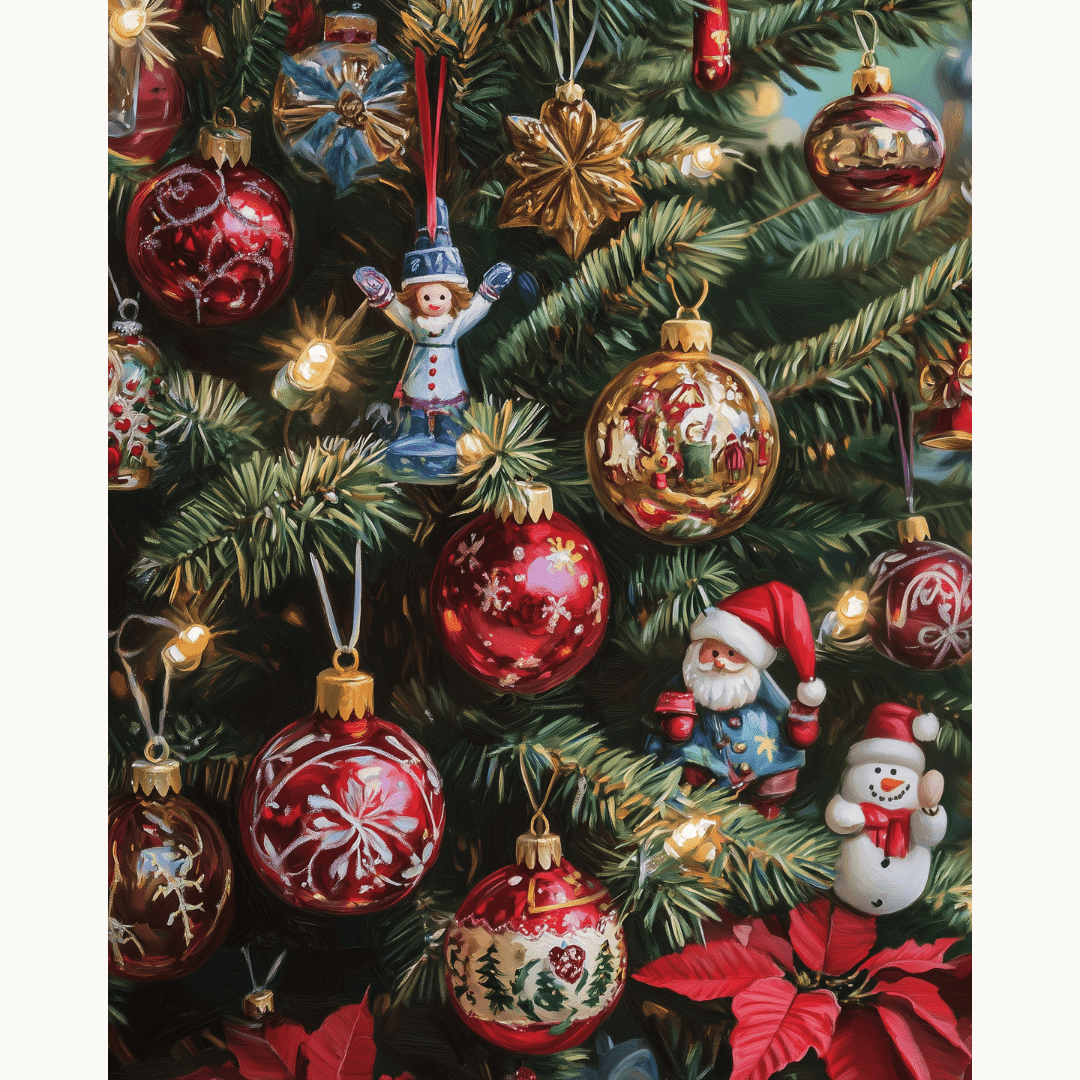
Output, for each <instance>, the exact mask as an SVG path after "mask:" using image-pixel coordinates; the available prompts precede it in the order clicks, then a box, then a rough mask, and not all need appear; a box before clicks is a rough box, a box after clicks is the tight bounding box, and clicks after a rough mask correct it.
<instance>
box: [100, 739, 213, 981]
mask: <svg viewBox="0 0 1080 1080" xmlns="http://www.w3.org/2000/svg"><path fill="white" fill-rule="evenodd" d="M147 759H148V760H146V761H137V762H135V763H134V765H133V766H132V787H133V788H134V790H135V794H134V795H123V796H121V797H119V798H116V799H113V800H112V801H111V802H110V803H109V974H110V975H115V976H117V977H118V978H121V979H133V980H137V981H149V980H152V979H177V978H179V977H180V976H181V975H188V974H190V973H191V972H192V971H194V970H195V969H196V968H197V967H199V966H200V965H202V964H203V963H204V961H206V960H207V959H208V958H209V957H210V954H211V953H212V952H213V951H214V950H215V949H216V948H217V947H218V946H219V945H220V944H221V942H222V941H223V940H224V938H225V935H226V934H227V933H228V930H229V924H230V923H231V922H232V917H233V895H232V888H233V865H232V857H231V856H230V855H229V848H228V846H227V844H226V843H225V838H224V837H223V836H222V835H221V830H220V829H219V828H218V827H217V825H216V824H215V823H214V820H213V818H211V817H210V815H209V814H207V813H206V812H205V811H204V810H202V809H200V808H199V807H198V806H196V805H195V804H194V803H192V802H190V801H189V800H188V799H185V798H183V796H181V795H179V794H178V792H179V791H180V766H179V765H178V764H177V763H176V762H175V761H172V760H170V759H169V758H168V748H167V747H165V748H164V754H163V755H162V757H161V759H158V760H154V759H153V758H151V755H150V746H148V747H147Z"/></svg>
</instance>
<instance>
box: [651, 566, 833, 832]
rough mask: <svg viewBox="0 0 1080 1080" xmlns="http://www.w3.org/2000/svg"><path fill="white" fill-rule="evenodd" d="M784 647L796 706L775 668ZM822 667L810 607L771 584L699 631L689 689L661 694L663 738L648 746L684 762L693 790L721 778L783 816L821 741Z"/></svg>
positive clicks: (706, 618) (735, 601)
mask: <svg viewBox="0 0 1080 1080" xmlns="http://www.w3.org/2000/svg"><path fill="white" fill-rule="evenodd" d="M781 646H782V647H783V648H785V649H787V651H788V654H789V655H790V657H791V659H792V662H793V663H794V664H795V670H796V671H797V672H798V675H799V679H800V680H801V681H800V682H799V686H798V690H797V698H798V701H797V702H796V703H795V704H794V705H793V704H792V703H791V702H790V701H789V700H788V699H787V698H786V697H785V696H784V694H783V693H781V691H780V688H779V687H778V686H777V685H776V683H775V682H773V680H772V677H771V676H770V675H769V673H768V672H767V671H766V670H765V669H766V668H767V667H769V665H770V664H772V662H773V661H774V660H775V659H776V650H777V649H778V648H780V647H781ZM814 662H815V657H814V637H813V633H812V632H811V630H810V616H809V614H808V612H807V610H806V603H805V602H804V600H803V598H802V597H801V596H800V595H799V594H798V593H797V592H796V591H795V590H794V589H793V588H791V586H790V585H785V584H784V583H783V582H781V581H770V582H769V583H768V584H767V585H755V586H753V587H752V588H749V589H743V590H742V591H741V592H737V593H735V595H734V596H729V597H728V598H727V599H726V600H724V601H722V602H721V603H719V604H717V605H716V606H715V607H710V608H707V609H706V610H705V611H703V612H702V613H701V615H699V616H698V618H697V619H696V620H695V621H694V625H693V626H691V627H690V647H689V648H688V649H687V650H686V655H685V657H684V658H683V666H682V675H683V685H684V689H683V690H682V691H680V690H665V691H664V692H663V693H662V694H661V695H660V700H659V701H658V702H657V703H656V709H655V712H656V714H657V715H658V716H659V717H660V721H659V723H660V730H661V732H662V733H663V737H662V738H661V737H660V736H657V735H650V736H649V738H648V740H647V741H646V744H645V748H646V749H647V750H648V751H650V752H651V753H653V754H656V756H657V757H659V758H660V760H661V761H664V762H671V763H674V762H681V763H682V765H683V780H684V781H685V782H687V783H690V784H693V785H697V784H703V783H705V782H706V781H707V780H709V779H710V778H712V779H714V780H715V781H716V782H717V784H718V785H719V786H720V787H725V788H731V789H732V790H734V791H739V792H743V793H745V794H746V796H747V798H748V799H749V801H750V802H751V803H752V804H753V806H754V807H755V808H756V809H757V810H758V811H759V812H760V813H761V814H763V815H764V816H765V817H766V818H770V819H771V818H775V817H776V816H777V815H778V814H779V813H780V807H781V806H782V805H783V804H784V803H785V802H786V801H787V800H788V799H789V798H791V795H792V793H793V792H794V791H795V782H796V780H797V779H798V773H799V769H801V768H802V766H803V765H804V764H805V762H806V755H805V754H804V752H803V751H804V748H805V747H807V746H809V745H810V744H811V743H812V742H813V741H814V740H815V739H816V738H817V735H818V718H817V713H818V710H817V707H818V706H819V705H820V704H821V702H822V701H823V700H824V698H825V684H824V683H823V682H822V681H821V680H820V679H817V678H815V677H814Z"/></svg>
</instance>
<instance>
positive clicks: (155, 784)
mask: <svg viewBox="0 0 1080 1080" xmlns="http://www.w3.org/2000/svg"><path fill="white" fill-rule="evenodd" d="M155 751H158V752H159V756H157V757H155V756H154V752H155ZM143 754H144V755H145V757H146V760H145V761H133V762H132V763H131V790H132V791H133V792H135V794H136V795H145V796H147V797H149V796H150V795H153V794H154V793H155V792H156V793H157V794H158V795H160V796H161V798H165V796H166V795H168V794H169V792H170V791H171V792H172V793H173V794H174V795H179V794H180V762H178V761H173V760H172V758H170V757H169V744H168V743H167V742H166V741H165V740H164V739H163V738H162V737H161V736H160V735H156V736H155V737H154V738H152V739H150V741H149V742H147V744H146V746H145V748H144V749H143Z"/></svg>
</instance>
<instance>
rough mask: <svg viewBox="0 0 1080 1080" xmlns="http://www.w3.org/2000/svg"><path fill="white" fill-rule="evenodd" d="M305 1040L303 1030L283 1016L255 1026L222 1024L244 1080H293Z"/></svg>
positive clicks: (305, 1034) (305, 1036)
mask: <svg viewBox="0 0 1080 1080" xmlns="http://www.w3.org/2000/svg"><path fill="white" fill-rule="evenodd" d="M306 1039H307V1032H305V1031H304V1029H303V1027H302V1026H301V1025H300V1024H298V1023H296V1022H295V1021H294V1020H287V1019H286V1018H285V1017H283V1016H275V1017H273V1018H272V1019H271V1020H269V1021H267V1023H265V1024H262V1025H259V1026H256V1027H248V1026H247V1025H246V1024H234V1023H231V1022H229V1021H226V1023H225V1040H226V1042H227V1043H228V1044H229V1049H230V1050H231V1051H232V1052H233V1053H234V1054H235V1055H236V1060H237V1061H238V1062H239V1063H240V1071H241V1072H242V1073H243V1074H244V1075H245V1076H246V1077H248V1080H295V1078H296V1074H297V1072H298V1069H297V1055H298V1053H299V1051H300V1048H301V1047H302V1046H303V1045H304V1042H305V1040H306Z"/></svg>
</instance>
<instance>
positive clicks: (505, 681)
mask: <svg viewBox="0 0 1080 1080" xmlns="http://www.w3.org/2000/svg"><path fill="white" fill-rule="evenodd" d="M518 490H519V492H520V498H519V499H517V500H515V501H514V502H513V504H511V503H509V502H508V503H506V504H504V505H503V506H502V507H500V510H499V513H497V514H481V515H480V516H479V517H477V518H475V519H474V520H473V521H471V522H470V523H469V524H468V525H466V526H465V527H464V528H463V529H461V531H460V532H458V533H457V534H456V535H455V536H454V537H453V538H452V539H451V540H450V542H449V543H448V544H447V545H446V547H445V548H444V549H443V552H442V554H441V555H440V556H439V561H438V563H437V565H436V567H435V575H434V578H433V580H432V585H431V614H432V618H433V619H434V622H435V627H436V630H437V631H438V634H439V639H440V641H442V643H443V645H444V646H445V647H446V650H447V652H449V653H450V655H451V656H452V657H453V658H454V659H455V660H456V661H457V662H458V663H459V664H460V665H461V666H462V667H463V668H465V670H466V671H468V672H470V673H471V674H472V675H475V676H476V677H477V678H478V679H480V680H481V681H482V682H485V683H487V684H488V685H489V686H493V687H496V688H497V689H500V690H511V691H514V692H516V693H524V694H532V693H539V692H542V691H545V690H551V689H552V688H553V687H556V686H559V685H560V684H561V683H564V682H566V680H567V679H569V678H571V677H572V676H574V675H576V674H577V673H578V672H579V671H580V670H581V669H582V668H583V667H584V666H585V665H586V664H587V663H588V662H589V661H590V660H591V659H592V658H593V656H594V655H595V654H596V651H597V649H599V648H600V642H601V641H602V640H603V637H604V630H605V628H606V626H607V617H608V604H609V589H608V579H607V574H606V572H605V571H604V564H603V563H602V562H601V561H600V555H599V553H598V552H597V550H596V548H595V546H594V545H593V543H592V541H591V540H590V539H589V538H588V537H587V536H586V535H585V534H584V533H583V532H582V531H581V530H580V529H579V528H578V527H577V525H575V524H574V523H573V522H572V521H570V520H569V518H566V517H563V515H562V514H557V513H555V511H554V509H553V508H552V500H551V488H550V487H548V486H547V485H546V484H537V483H528V484H526V483H520V484H519V485H518Z"/></svg>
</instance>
